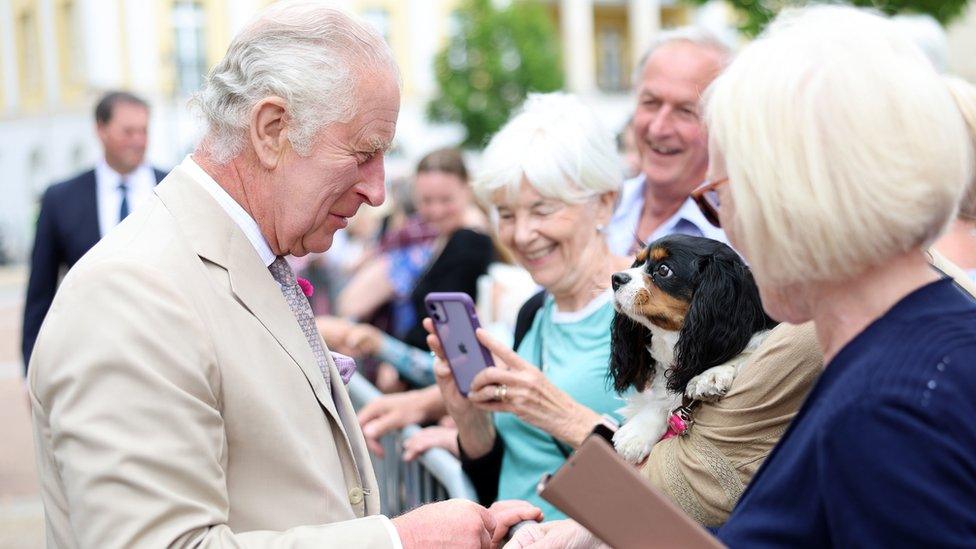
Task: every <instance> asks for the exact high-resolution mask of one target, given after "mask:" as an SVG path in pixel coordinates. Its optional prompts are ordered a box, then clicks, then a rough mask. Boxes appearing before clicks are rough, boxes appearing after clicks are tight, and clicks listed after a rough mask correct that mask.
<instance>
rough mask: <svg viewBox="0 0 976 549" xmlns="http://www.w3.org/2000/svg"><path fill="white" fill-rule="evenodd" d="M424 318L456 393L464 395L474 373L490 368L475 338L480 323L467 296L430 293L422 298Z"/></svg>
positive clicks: (489, 359) (485, 354) (488, 354)
mask: <svg viewBox="0 0 976 549" xmlns="http://www.w3.org/2000/svg"><path fill="white" fill-rule="evenodd" d="M424 303H425V305H426V306H427V315H428V316H429V317H430V319H431V320H432V321H433V323H434V331H435V332H436V333H437V338H438V339H440V340H441V347H442V348H443V349H444V356H445V358H447V365H448V366H450V368H451V373H452V374H453V375H454V381H455V383H457V387H458V391H460V392H461V394H462V395H464V396H468V391H469V390H470V389H471V381H472V380H474V378H475V376H476V375H478V372H480V371H481V370H483V369H485V368H487V367H489V366H494V363H493V362H492V359H491V353H489V352H488V349H485V347H484V346H483V345H482V344H481V343H480V342H479V341H478V338H477V337H476V336H475V330H477V329H478V328H479V327H480V326H481V324H480V323H479V322H478V315H477V313H476V312H475V309H474V302H472V301H471V298H470V297H469V296H468V294H465V293H461V292H434V293H430V294H427V297H426V298H425V299H424Z"/></svg>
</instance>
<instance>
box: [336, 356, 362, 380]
mask: <svg viewBox="0 0 976 549" xmlns="http://www.w3.org/2000/svg"><path fill="white" fill-rule="evenodd" d="M332 360H334V361H335V365H336V368H337V369H338V370H339V377H341V378H342V382H343V383H344V384H346V385H348V384H349V379H350V378H351V377H352V375H353V374H354V373H356V359H354V358H352V357H351V356H346V355H343V354H339V353H332Z"/></svg>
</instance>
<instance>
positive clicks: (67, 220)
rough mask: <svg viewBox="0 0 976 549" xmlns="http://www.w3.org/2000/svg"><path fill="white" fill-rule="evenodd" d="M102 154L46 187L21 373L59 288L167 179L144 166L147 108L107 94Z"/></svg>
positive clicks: (98, 116)
mask: <svg viewBox="0 0 976 549" xmlns="http://www.w3.org/2000/svg"><path fill="white" fill-rule="evenodd" d="M95 127H96V131H97V134H98V139H99V141H101V142H102V148H103V150H104V151H105V154H104V157H103V158H101V159H100V160H99V161H98V163H97V164H96V165H95V168H94V169H92V170H88V171H86V172H84V173H82V174H79V175H77V176H75V177H73V178H71V179H68V180H67V181H62V182H60V183H55V184H53V185H51V186H50V187H48V189H47V190H46V191H45V192H44V196H43V197H42V198H41V211H40V214H39V215H38V218H37V231H36V232H35V236H34V250H33V252H32V253H31V269H30V278H29V280H28V283H27V299H26V303H25V305H24V331H23V341H22V351H23V355H24V371H25V372H26V371H27V364H28V362H29V361H30V356H31V351H32V350H33V348H34V340H35V339H36V338H37V332H38V330H40V328H41V323H42V322H43V321H44V317H45V316H46V315H47V310H48V308H49V307H50V306H51V300H52V299H54V293H55V291H56V290H57V287H58V282H59V280H60V278H61V276H62V275H63V274H64V271H66V270H67V269H70V268H71V266H72V265H74V264H75V262H76V261H78V259H80V258H81V256H83V255H85V252H87V251H88V250H89V249H90V248H91V247H92V246H94V245H95V243H96V242H98V240H99V239H100V238H101V237H103V236H105V233H106V232H108V231H109V230H110V229H111V228H112V227H114V226H115V225H117V224H118V223H119V222H120V221H121V220H122V219H124V218H125V216H127V215H128V214H129V212H130V211H131V210H132V209H133V208H135V207H136V206H138V205H139V204H140V203H142V202H144V201H145V200H146V199H148V198H149V197H150V196H151V195H152V189H153V187H154V186H155V185H156V183H157V182H158V181H160V180H162V179H163V177H164V176H165V175H166V174H165V172H161V171H159V170H157V169H155V168H153V167H151V166H149V165H148V164H146V163H145V161H144V160H145V156H146V140H147V139H146V138H147V133H148V127H149V105H148V104H147V103H146V102H145V101H144V100H142V99H141V98H139V97H137V96H135V95H132V94H130V93H127V92H119V91H116V92H110V93H108V94H106V95H105V96H104V97H102V99H101V100H100V101H99V102H98V105H97V106H96V107H95Z"/></svg>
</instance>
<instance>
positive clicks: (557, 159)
mask: <svg viewBox="0 0 976 549" xmlns="http://www.w3.org/2000/svg"><path fill="white" fill-rule="evenodd" d="M523 179H524V180H526V181H528V183H529V184H530V185H532V187H533V188H534V189H535V190H536V191H537V192H538V193H539V194H540V195H542V196H544V197H546V198H554V199H556V200H560V201H562V202H566V203H570V204H580V203H583V202H585V201H587V200H589V199H591V198H593V197H596V196H599V195H602V194H604V193H607V192H613V191H618V190H619V189H620V185H621V184H622V182H623V168H622V167H621V165H620V160H619V157H618V156H617V149H616V147H615V145H614V138H613V133H611V132H610V130H608V129H607V128H606V127H605V126H604V125H603V124H602V123H601V122H600V119H599V118H597V116H596V114H595V113H594V112H593V111H592V110H591V109H590V108H589V107H587V106H586V105H584V104H583V103H582V102H581V101H580V100H579V99H578V98H576V97H575V96H573V95H569V94H566V93H559V92H556V93H547V94H531V95H529V98H528V99H527V100H526V101H525V103H524V105H523V106H522V110H521V111H520V112H519V113H518V114H516V115H515V116H514V117H512V119H511V120H509V121H508V122H507V123H506V124H505V126H503V127H502V129H501V130H499V131H498V133H497V134H495V136H494V137H492V139H491V142H489V143H488V146H487V147H486V148H485V152H484V155H483V157H482V160H481V169H480V170H479V171H478V174H477V177H475V180H474V182H473V188H474V192H475V194H476V195H477V196H478V198H479V199H480V200H481V201H482V202H484V203H486V204H488V203H490V202H491V200H492V197H493V195H494V194H495V192H496V191H498V190H505V191H506V192H507V193H508V196H509V197H514V196H515V195H516V194H518V190H519V187H520V186H521V185H522V181H523Z"/></svg>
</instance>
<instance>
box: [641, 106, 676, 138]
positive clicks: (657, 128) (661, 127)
mask: <svg viewBox="0 0 976 549" xmlns="http://www.w3.org/2000/svg"><path fill="white" fill-rule="evenodd" d="M672 129H673V126H672V124H671V109H669V108H668V107H662V108H661V110H659V111H657V112H656V113H655V114H654V118H653V119H652V120H651V123H650V124H649V125H648V126H647V133H648V137H660V136H663V135H667V134H670V133H671V130H672Z"/></svg>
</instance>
